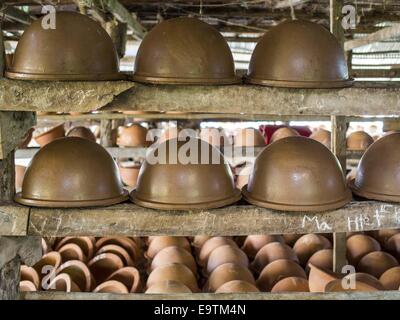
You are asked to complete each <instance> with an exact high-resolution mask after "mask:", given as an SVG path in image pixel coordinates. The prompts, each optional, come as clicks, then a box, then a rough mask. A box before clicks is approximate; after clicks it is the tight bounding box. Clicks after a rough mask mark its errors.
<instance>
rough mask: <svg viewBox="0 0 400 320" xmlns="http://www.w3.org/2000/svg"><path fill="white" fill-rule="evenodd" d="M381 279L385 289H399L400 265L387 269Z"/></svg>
mask: <svg viewBox="0 0 400 320" xmlns="http://www.w3.org/2000/svg"><path fill="white" fill-rule="evenodd" d="M379 281H380V283H382V285H383V287H384V288H385V290H398V289H399V288H400V266H397V267H393V268H390V269H388V270H386V271H385V272H384V273H383V274H382V275H381V277H380V278H379Z"/></svg>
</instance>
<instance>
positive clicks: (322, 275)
mask: <svg viewBox="0 0 400 320" xmlns="http://www.w3.org/2000/svg"><path fill="white" fill-rule="evenodd" d="M309 266H310V274H309V276H308V285H309V287H310V292H325V287H326V285H327V284H328V283H329V282H331V281H334V280H338V279H342V278H343V275H342V274H340V273H334V272H332V271H330V270H326V269H321V268H318V267H316V266H314V265H313V264H312V263H310V264H309Z"/></svg>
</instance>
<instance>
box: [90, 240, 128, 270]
mask: <svg viewBox="0 0 400 320" xmlns="http://www.w3.org/2000/svg"><path fill="white" fill-rule="evenodd" d="M107 252H109V253H113V254H116V255H117V256H119V257H120V258H121V260H122V262H123V263H124V265H125V266H128V267H129V266H133V265H134V264H135V263H134V261H133V260H132V258H131V256H130V254H129V253H128V251H127V250H126V249H125V248H124V247H122V246H119V245H116V244H106V245H104V246H102V247H101V248H100V249H99V250H97V253H96V254H97V255H99V254H102V253H107Z"/></svg>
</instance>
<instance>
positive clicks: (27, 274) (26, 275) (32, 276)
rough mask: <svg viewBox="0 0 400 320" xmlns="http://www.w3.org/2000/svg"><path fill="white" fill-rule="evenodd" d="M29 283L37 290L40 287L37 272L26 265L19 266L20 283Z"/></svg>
mask: <svg viewBox="0 0 400 320" xmlns="http://www.w3.org/2000/svg"><path fill="white" fill-rule="evenodd" d="M24 280H26V281H29V282H31V283H33V284H34V285H35V288H36V289H38V288H39V286H40V278H39V275H38V273H37V271H36V270H35V269H34V268H32V267H28V266H26V265H22V266H21V281H24Z"/></svg>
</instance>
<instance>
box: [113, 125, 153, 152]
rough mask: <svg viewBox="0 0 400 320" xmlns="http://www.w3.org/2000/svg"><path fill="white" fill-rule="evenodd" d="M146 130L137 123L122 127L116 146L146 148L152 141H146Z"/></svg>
mask: <svg viewBox="0 0 400 320" xmlns="http://www.w3.org/2000/svg"><path fill="white" fill-rule="evenodd" d="M147 133H148V130H147V129H146V128H145V127H143V126H141V125H140V124H138V123H134V124H132V125H130V126H129V127H123V128H122V130H121V133H120V134H119V136H118V139H117V144H118V145H119V146H120V147H147V146H149V145H150V144H151V142H152V141H148V140H147Z"/></svg>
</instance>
